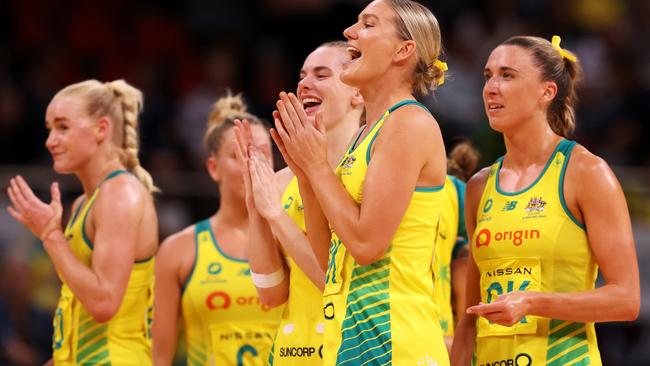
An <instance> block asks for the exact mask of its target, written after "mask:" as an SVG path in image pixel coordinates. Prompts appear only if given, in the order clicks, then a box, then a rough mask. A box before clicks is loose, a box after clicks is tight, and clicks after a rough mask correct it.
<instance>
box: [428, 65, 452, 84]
mask: <svg viewBox="0 0 650 366" xmlns="http://www.w3.org/2000/svg"><path fill="white" fill-rule="evenodd" d="M431 66H435V67H436V68H438V69H439V70H442V76H440V77H439V78H438V85H442V84H444V83H445V71H447V70H449V67H447V63H446V62H442V61H440V59H436V60H435V61H433V63H432V64H431Z"/></svg>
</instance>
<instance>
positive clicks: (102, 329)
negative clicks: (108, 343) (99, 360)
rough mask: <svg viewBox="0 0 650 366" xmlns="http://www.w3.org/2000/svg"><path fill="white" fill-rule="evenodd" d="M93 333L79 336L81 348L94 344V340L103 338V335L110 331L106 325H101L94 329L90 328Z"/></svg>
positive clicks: (89, 332)
mask: <svg viewBox="0 0 650 366" xmlns="http://www.w3.org/2000/svg"><path fill="white" fill-rule="evenodd" d="M90 329H91V330H92V331H90V330H89V331H88V332H86V333H85V334H83V335H82V334H79V337H80V338H79V342H78V343H77V344H78V345H79V347H80V348H81V347H83V346H84V345H85V344H88V343H92V342H90V341H92V340H93V339H94V338H97V337H99V336H101V335H102V334H105V333H106V332H107V331H108V326H106V325H100V326H98V327H93V328H90Z"/></svg>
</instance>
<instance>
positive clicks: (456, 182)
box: [433, 175, 467, 336]
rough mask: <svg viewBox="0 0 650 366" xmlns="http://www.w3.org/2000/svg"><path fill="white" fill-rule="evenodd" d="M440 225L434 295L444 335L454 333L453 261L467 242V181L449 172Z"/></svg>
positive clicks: (435, 262) (434, 270) (434, 269)
mask: <svg viewBox="0 0 650 366" xmlns="http://www.w3.org/2000/svg"><path fill="white" fill-rule="evenodd" d="M443 195H444V200H443V204H442V209H441V211H440V228H439V230H438V239H437V240H436V250H435V255H434V260H433V273H434V287H433V298H434V300H435V302H436V305H438V308H439V312H440V327H441V328H442V331H443V334H444V335H445V336H453V335H454V328H455V323H454V313H453V309H452V304H451V262H452V261H453V260H454V259H455V258H456V254H457V253H458V251H459V250H460V249H462V248H463V247H464V246H465V245H467V239H466V238H467V232H466V230H465V218H464V212H465V210H464V203H465V182H463V181H461V180H460V179H458V178H456V177H454V176H451V175H448V176H447V179H446V180H445V187H444V188H443Z"/></svg>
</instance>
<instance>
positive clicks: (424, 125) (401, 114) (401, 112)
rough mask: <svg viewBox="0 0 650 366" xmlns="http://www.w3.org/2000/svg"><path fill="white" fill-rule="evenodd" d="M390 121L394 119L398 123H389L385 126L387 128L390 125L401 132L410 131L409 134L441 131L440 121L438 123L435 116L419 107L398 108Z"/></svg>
mask: <svg viewBox="0 0 650 366" xmlns="http://www.w3.org/2000/svg"><path fill="white" fill-rule="evenodd" d="M389 119H394V120H395V121H397V122H398V123H390V122H388V123H387V124H386V123H385V124H384V125H385V126H386V125H388V126H391V127H393V128H396V129H399V130H408V131H409V133H412V132H418V131H419V132H426V131H436V132H439V131H440V127H439V126H438V121H436V119H435V118H434V117H433V115H431V113H429V111H428V110H425V109H424V108H422V107H420V106H417V105H407V106H404V107H402V108H398V109H397V110H395V111H394V112H392V113H391V116H389ZM397 125H399V126H397ZM389 128H390V127H389Z"/></svg>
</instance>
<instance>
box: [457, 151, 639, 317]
mask: <svg viewBox="0 0 650 366" xmlns="http://www.w3.org/2000/svg"><path fill="white" fill-rule="evenodd" d="M576 150H577V151H575V152H574V153H573V155H572V157H571V160H570V161H569V166H568V167H567V173H566V184H567V185H565V193H566V195H565V196H566V198H567V203H568V206H569V209H570V210H571V212H572V213H573V214H574V216H576V217H578V218H580V216H582V218H583V219H584V222H585V225H586V229H587V237H588V240H589V245H590V247H591V250H592V251H593V253H594V256H595V259H596V262H597V263H598V265H599V266H600V269H601V272H602V274H603V277H604V279H605V285H604V286H601V287H599V288H597V289H594V290H589V291H582V292H569V293H552V292H532V291H531V292H513V293H510V294H507V295H504V296H503V297H500V298H497V300H496V301H495V302H493V303H491V304H485V305H480V306H478V307H474V308H475V309H476V310H475V309H469V310H472V311H474V312H475V313H476V314H478V315H482V316H485V317H486V318H487V319H489V320H491V321H494V322H496V323H499V324H502V325H511V324H514V323H516V322H518V321H519V320H520V319H521V317H523V316H525V315H527V314H530V315H537V316H543V317H547V318H553V319H561V320H568V321H576V322H604V321H625V320H634V319H636V318H637V316H638V313H639V306H640V286H639V270H638V264H637V258H636V249H635V245H634V238H633V234H632V227H631V223H630V216H629V213H628V210H627V204H626V202H625V196H624V195H623V191H622V189H621V187H620V185H619V183H618V181H617V179H616V177H615V176H614V173H613V172H612V171H611V170H610V169H609V167H608V166H607V164H606V163H605V162H604V161H603V160H602V159H600V158H598V157H596V156H594V155H592V154H591V153H589V152H588V151H586V150H585V149H584V148H582V147H577V148H576ZM575 182H589V184H580V187H578V183H575ZM612 251H615V252H616V255H611V253H612ZM490 305H492V306H490Z"/></svg>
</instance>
